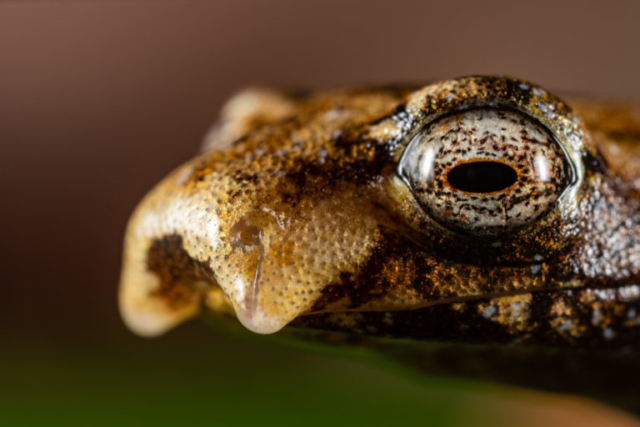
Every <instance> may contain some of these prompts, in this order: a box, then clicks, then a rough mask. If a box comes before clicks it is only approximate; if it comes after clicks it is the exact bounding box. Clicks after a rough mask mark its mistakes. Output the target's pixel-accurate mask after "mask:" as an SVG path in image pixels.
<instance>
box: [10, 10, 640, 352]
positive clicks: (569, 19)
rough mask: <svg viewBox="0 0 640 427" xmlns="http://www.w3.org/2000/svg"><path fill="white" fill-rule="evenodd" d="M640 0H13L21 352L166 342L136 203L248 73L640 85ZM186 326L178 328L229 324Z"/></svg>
mask: <svg viewBox="0 0 640 427" xmlns="http://www.w3.org/2000/svg"><path fill="white" fill-rule="evenodd" d="M639 16H640V2H634V1H631V0H630V1H616V0H609V1H607V2H600V1H575V2H571V1H558V0H556V1H538V0H537V1H535V2H533V1H522V2H518V1H486V0H485V1H438V2H427V1H422V2H419V1H416V2H409V1H401V0H396V1H388V2H377V1H363V2H353V1H335V0H323V1H318V2H306V1H283V0H278V1H260V0H252V1H249V0H236V1H217V2H213V1H211V2H205V1H189V0H179V1H47V2H45V1H21V2H11V1H10V2H2V3H0V144H2V150H1V153H2V154H1V157H0V159H1V160H0V162H1V163H0V165H1V166H0V195H1V199H0V200H1V202H0V203H1V205H0V206H1V209H0V227H1V229H0V232H1V234H0V236H1V245H0V259H1V264H0V265H1V267H0V268H1V270H0V272H1V276H0V277H1V282H0V283H1V286H2V288H1V289H2V294H1V295H2V302H3V304H2V308H1V309H0V339H2V341H0V342H3V344H0V345H1V346H2V347H1V348H2V351H3V353H4V354H5V356H4V357H6V358H8V357H10V356H9V355H10V354H11V353H12V352H13V353H14V357H15V358H21V357H23V356H24V354H33V353H29V352H32V350H28V351H27V350H25V349H37V350H33V351H37V352H38V354H39V355H40V356H41V357H45V358H47V357H49V355H55V354H63V355H64V354H67V353H66V352H68V351H69V350H68V349H69V348H70V347H69V346H70V344H69V343H75V344H74V345H77V346H80V347H86V348H93V349H94V350H95V351H101V350H100V349H101V348H102V347H101V346H105V345H107V344H108V345H111V344H110V343H121V342H125V343H127V345H131V346H142V347H144V346H147V345H150V346H153V345H155V344H149V343H150V341H142V340H138V339H137V338H135V337H133V336H131V335H130V334H129V333H128V332H127V331H126V330H125V329H124V327H123V325H122V324H121V322H120V320H119V317H118V313H117V309H116V287H117V282H118V275H119V266H120V265H119V264H120V256H121V253H120V250H121V240H122V236H123V231H124V227H125V224H126V220H127V217H128V215H129V214H130V213H131V211H132V209H133V208H134V206H135V205H136V202H137V201H138V200H139V199H140V197H141V196H142V195H143V194H144V193H145V191H146V190H148V189H149V188H150V187H151V186H152V185H153V184H154V183H155V182H156V181H158V180H159V179H160V178H162V177H163V176H164V175H165V174H166V173H167V172H169V171H170V170H171V169H172V168H174V167H175V166H176V165H178V164H179V163H181V162H182V161H184V160H186V159H188V158H189V157H191V156H192V155H193V154H194V153H195V152H196V150H197V148H198V145H199V143H200V140H201V138H202V136H203V135H204V133H205V132H206V130H207V128H208V127H209V125H210V124H211V122H212V120H213V119H214V118H215V116H216V114H217V112H218V110H219V108H220V106H221V105H222V103H223V102H224V100H225V99H226V98H227V97H228V96H229V95H230V94H232V93H233V92H234V91H236V90H237V89H239V88H242V87H244V86H248V85H269V86H276V87H284V88H326V87H331V86H347V85H353V84H358V85H361V84H370V83H398V82H400V83H401V82H416V83H420V82H428V81H431V80H434V79H440V78H449V77H456V76H460V75H468V74H485V73H486V74H491V73H495V74H509V75H514V76H517V77H521V78H525V79H529V80H532V81H534V82H536V83H539V84H541V85H543V86H546V87H547V88H549V89H551V90H556V91H561V92H562V91H564V92H577V93H585V94H593V95H596V96H616V97H625V98H639V97H640V79H639V78H638V75H639V74H640V55H638V47H639V42H640V25H638V17H639ZM180 331H182V332H175V333H174V334H173V335H172V336H170V337H169V338H167V339H168V340H169V341H167V342H168V343H172V342H173V341H171V340H172V339H173V340H180V339H183V340H184V338H176V335H178V336H180V334H182V337H184V336H188V337H189V340H203V339H204V340H208V339H211V340H212V342H213V343H215V342H216V341H215V340H216V339H218V338H215V337H214V338H209V337H210V334H209V331H207V330H205V329H204V328H202V327H200V326H188V327H186V329H181V330H180ZM176 342H177V341H176ZM181 342H182V341H181ZM105 343H107V344H105ZM212 345H213V344H212ZM231 345H233V344H231ZM127 348H129V347H127ZM135 348H137V347H135ZM141 351H142V350H141ZM235 351H241V349H240V347H238V348H236V349H235ZM2 357H3V356H1V355H0V362H1V361H2ZM24 357H26V356H24ZM65 357H66V356H65ZM7 360H8V359H7ZM12 360H13V359H12ZM34 360H35V359H34Z"/></svg>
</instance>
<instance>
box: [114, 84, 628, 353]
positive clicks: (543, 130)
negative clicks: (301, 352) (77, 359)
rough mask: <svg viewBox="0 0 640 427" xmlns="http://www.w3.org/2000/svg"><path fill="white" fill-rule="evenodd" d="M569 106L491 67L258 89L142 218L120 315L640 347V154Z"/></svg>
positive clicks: (147, 201)
mask: <svg viewBox="0 0 640 427" xmlns="http://www.w3.org/2000/svg"><path fill="white" fill-rule="evenodd" d="M573 107H574V108H573V109H572V107H570V106H569V105H568V104H567V103H565V102H563V101H562V100H560V99H559V98H557V97H556V96H554V95H552V94H551V93H549V92H547V91H545V90H544V89H542V88H540V87H538V86H536V85H534V84H531V83H528V82H524V81H521V80H517V79H514V78H508V77H492V76H475V77H465V78H460V79H456V80H447V81H441V82H437V83H435V84H431V85H428V86H425V87H421V88H416V87H385V88H375V89H350V90H335V91H330V92H324V93H317V94H309V95H304V96H300V95H287V94H282V93H279V92H274V91H267V90H251V91H246V92H243V93H241V94H239V95H237V96H236V97H235V98H233V99H232V100H231V101H229V103H228V104H227V106H226V107H225V108H224V109H223V112H222V115H221V119H220V121H219V123H218V124H217V125H216V126H215V127H214V129H213V130H212V132H211V133H210V136H209V137H208V138H207V142H206V144H205V146H204V148H203V151H202V153H201V154H200V155H199V156H198V157H196V158H195V159H193V160H191V161H189V162H187V163H186V164H184V165H182V166H180V167H179V168H178V169H177V170H175V171H174V172H173V173H171V174H170V175H169V176H168V177H167V178H165V179H164V180H163V181H162V182H160V183H159V184H158V185H157V186H156V187H155V188H154V189H153V190H152V191H151V192H150V193H149V194H148V195H147V196H146V197H145V198H144V200H143V201H142V202H141V203H140V205H139V206H138V208H137V209H136V211H135V213H134V214H133V216H132V218H131V220H130V223H129V226H128V229H127V233H126V238H125V254H124V262H123V271H122V279H121V286H120V296H119V297H120V307H121V312H122V315H123V318H124V320H125V322H126V324H127V325H128V326H129V327H130V328H131V329H132V330H133V331H135V332H137V333H139V334H141V335H146V336H153V335H158V334H161V333H163V332H164V331H166V330H168V329H170V328H172V327H173V326H175V325H177V324H179V323H181V322H183V321H185V320H186V319H189V318H191V317H193V316H195V315H197V314H198V313H201V312H203V311H205V312H215V313H218V314H221V315H228V316H230V317H234V318H237V319H238V320H239V321H240V322H241V323H242V324H243V325H244V326H246V327H247V328H248V329H250V330H252V331H254V332H257V333H261V334H269V333H274V332H277V331H279V330H280V329H282V328H283V327H285V326H286V325H289V324H291V325H294V326H298V327H303V328H311V329H322V330H334V331H343V332H349V333H354V334H361V335H369V336H376V337H378V336H383V337H392V338H411V339H416V340H429V339H439V340H448V341H457V342H477V341H481V342H510V343H527V344H528V343H534V344H542V345H549V346H580V347H593V346H597V347H622V346H627V345H630V344H634V345H637V343H638V337H639V336H640V235H639V234H640V201H639V200H640V198H639V197H638V194H639V193H638V190H639V189H640V185H639V184H638V183H639V182H640V178H639V177H640V173H639V172H638V168H629V167H623V166H622V163H621V162H620V160H619V159H620V158H623V159H624V158H626V159H627V160H628V162H633V161H636V162H638V160H637V159H639V158H640V152H638V148H636V145H633V144H630V143H628V142H629V138H631V137H629V138H626V137H625V136H624V135H622V136H621V134H620V133H619V126H618V125H613V124H611V123H612V122H611V121H603V120H601V119H602V117H604V115H606V114H607V113H606V112H604V110H601V109H599V108H600V107H597V108H596V107H590V106H589V104H588V103H586V102H582V101H580V100H576V102H575V103H573ZM575 111H580V112H581V113H583V114H578V113H576V112H575ZM585 117H586V118H587V120H585ZM602 123H604V124H602ZM616 126H618V127H616ZM622 127H623V128H624V129H627V130H629V129H632V130H633V129H635V132H636V133H640V121H639V120H636V121H634V120H633V119H631V118H628V120H627V121H626V122H625V124H624V125H623V126H622ZM616 132H618V133H616ZM631 133H633V132H631ZM616 135H617V137H616ZM625 135H628V133H627V134H625ZM625 138H626V139H625ZM631 139H632V138H631ZM625 141H626V142H627V143H625ZM614 154H615V155H614Z"/></svg>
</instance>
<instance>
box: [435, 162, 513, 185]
mask: <svg viewBox="0 0 640 427" xmlns="http://www.w3.org/2000/svg"><path fill="white" fill-rule="evenodd" d="M447 180H448V181H449V185H451V186H452V187H453V188H455V189H457V190H460V191H466V192H469V193H491V192H494V191H501V190H504V189H505V188H508V187H511V186H512V185H513V184H514V183H515V182H516V181H517V180H518V174H517V173H516V171H515V170H513V168H512V167H510V166H507V165H505V164H504V163H499V162H470V163H464V164H462V165H459V166H456V167H455V168H453V170H451V172H449V175H447Z"/></svg>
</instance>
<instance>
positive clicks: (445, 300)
mask: <svg viewBox="0 0 640 427" xmlns="http://www.w3.org/2000/svg"><path fill="white" fill-rule="evenodd" d="M630 286H635V287H636V288H637V292H638V293H640V286H639V285H628V284H619V285H615V286H573V287H572V286H567V287H562V288H557V287H543V288H538V289H521V290H514V291H505V292H494V293H488V294H482V295H468V296H458V297H449V298H442V299H438V300H435V301H427V302H424V303H421V304H415V305H411V306H405V307H401V308H399V307H397V306H380V307H367V308H352V309H349V308H346V309H337V310H316V311H310V312H306V313H303V314H300V317H302V316H315V315H321V314H333V313H372V312H400V311H413V310H420V309H423V308H428V307H435V306H444V305H451V304H459V303H468V302H474V301H479V300H487V299H495V298H503V297H511V296H516V295H533V294H536V293H541V292H558V293H560V292H568V291H606V290H619V289H621V288H625V287H630Z"/></svg>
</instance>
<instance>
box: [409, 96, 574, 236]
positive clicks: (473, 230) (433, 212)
mask: <svg viewBox="0 0 640 427" xmlns="http://www.w3.org/2000/svg"><path fill="white" fill-rule="evenodd" d="M398 174H399V175H400V177H401V178H402V179H403V180H404V182H405V183H406V184H407V185H408V186H409V188H410V189H411V191H412V193H413V195H414V197H415V199H416V200H417V202H418V203H419V205H420V206H421V208H422V209H423V210H424V212H425V213H427V214H428V215H429V216H430V217H431V218H432V219H433V220H435V221H436V222H437V223H439V224H440V225H442V226H444V227H445V228H447V229H450V230H452V231H456V232H462V233H465V234H472V235H476V236H480V237H486V236H498V235H501V234H504V233H507V232H510V231H513V230H515V229H518V228H521V227H524V226H526V225H528V224H531V223H533V222H535V221H536V220H538V219H539V218H541V217H542V216H544V215H545V214H546V213H548V212H549V211H550V210H551V209H552V208H553V206H554V205H555V204H556V202H557V201H558V199H559V198H560V197H561V196H562V194H563V193H564V191H565V190H566V189H567V188H568V187H569V186H570V185H571V184H572V183H573V182H574V180H575V173H574V169H573V165H572V163H571V161H570V160H569V157H568V155H567V153H566V152H565V150H564V148H563V146H562V145H561V144H560V143H559V142H558V140H557V139H556V137H555V136H554V135H553V133H552V132H551V131H550V130H549V129H548V128H546V127H545V126H544V125H542V124H541V123H540V122H538V121H537V120H536V119H534V118H532V117H530V116H529V115H527V114H525V113H523V112H520V111H517V110H513V109H509V108H496V107H479V108H470V109H466V110H462V111H457V112H453V113H450V114H447V115H443V116H440V117H438V118H437V119H435V120H434V121H432V122H431V123H429V124H428V125H427V126H425V127H424V128H423V129H422V130H421V131H420V132H419V133H418V134H417V135H416V136H415V137H414V138H413V139H412V140H411V142H410V143H409V145H408V146H407V148H406V149H405V151H404V153H403V154H402V157H401V159H400V162H399V165H398Z"/></svg>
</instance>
